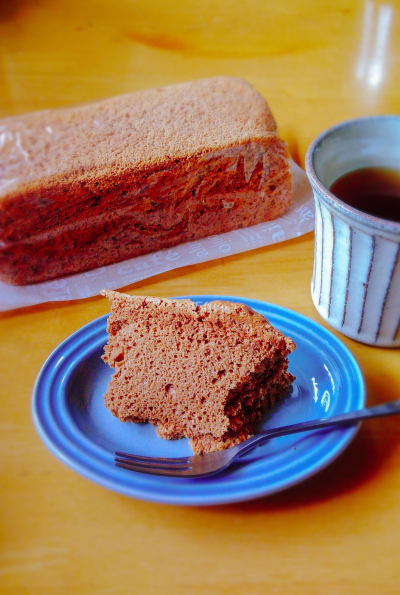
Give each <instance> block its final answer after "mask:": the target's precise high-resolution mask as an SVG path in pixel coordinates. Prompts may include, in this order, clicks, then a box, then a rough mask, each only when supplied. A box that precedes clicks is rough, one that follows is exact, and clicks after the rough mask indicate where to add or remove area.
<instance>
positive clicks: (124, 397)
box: [102, 291, 295, 454]
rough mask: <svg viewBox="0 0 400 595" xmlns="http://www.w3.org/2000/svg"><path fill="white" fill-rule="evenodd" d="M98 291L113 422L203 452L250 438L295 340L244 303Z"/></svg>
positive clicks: (287, 377)
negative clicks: (104, 309)
mask: <svg viewBox="0 0 400 595" xmlns="http://www.w3.org/2000/svg"><path fill="white" fill-rule="evenodd" d="M102 295H104V296H106V297H108V298H109V299H110V301H111V312H112V313H111V316H110V317H109V319H108V324H107V330H108V333H109V339H108V343H107V345H106V346H105V348H104V355H103V360H104V361H105V362H106V363H108V364H109V365H110V366H111V367H112V368H114V369H115V373H114V375H113V377H112V379H111V381H110V383H109V386H108V389H107V392H106V394H105V396H104V401H105V405H106V407H107V408H108V409H109V410H110V412H111V413H112V414H113V415H115V416H116V417H117V418H118V419H120V420H121V421H133V422H150V423H151V424H153V425H156V426H157V433H158V435H159V436H161V437H162V438H166V439H176V438H181V437H187V438H190V443H191V446H192V448H193V450H194V452H195V453H196V454H200V453H203V452H212V451H214V450H219V449H224V448H228V447H230V446H232V445H234V444H238V443H239V442H242V441H243V440H246V439H247V438H249V437H250V436H251V435H253V434H254V432H255V431H256V426H257V424H258V423H259V421H260V419H261V417H262V415H263V414H264V413H265V411H267V410H268V409H270V408H271V407H272V405H273V404H274V402H275V400H276V399H279V398H281V397H282V396H283V395H284V394H285V393H286V392H287V390H288V388H289V386H290V383H291V382H292V381H293V380H294V377H293V376H292V375H291V374H290V373H289V372H288V371H287V367H288V359H287V356H288V355H289V353H290V352H291V351H292V350H293V349H294V348H295V344H294V342H293V341H292V340H291V339H290V338H288V337H285V336H284V335H283V334H282V333H281V332H280V331H278V330H277V329H275V328H274V327H272V326H271V324H270V323H269V322H268V320H267V319H266V318H265V317H263V316H262V315H260V314H258V313H257V312H254V311H253V310H251V309H250V308H248V307H247V306H245V305H244V304H238V303H232V302H219V301H215V302H210V303H207V304H203V305H201V306H197V305H196V304H195V303H194V302H192V301H190V300H170V299H167V298H152V297H139V296H130V295H126V294H121V293H119V292H114V291H102Z"/></svg>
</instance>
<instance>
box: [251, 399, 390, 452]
mask: <svg viewBox="0 0 400 595" xmlns="http://www.w3.org/2000/svg"><path fill="white" fill-rule="evenodd" d="M398 413H400V400H398V401H391V402H389V403H385V404H384V405H376V406H375V407H366V408H365V409H357V410H356V411H349V412H348V413H341V414H340V415H334V416H333V417H323V418H321V419H313V420H311V421H303V422H301V423H298V424H292V425H289V426H281V427H280V428H272V429H271V430H265V431H264V432H261V433H260V434H257V435H256V436H253V437H252V438H249V440H246V442H245V443H244V444H243V447H242V448H241V449H240V455H242V454H244V453H246V452H248V451H249V450H251V449H252V448H254V447H255V446H260V445H261V444H263V443H264V442H267V440H270V439H271V438H278V437H279V436H288V435H290V434H297V433H299V432H306V431H308V430H318V429H320V428H329V427H330V426H344V425H346V424H349V423H351V422H358V421H362V420H363V419H373V418H374V417H384V416H386V415H396V414H398Z"/></svg>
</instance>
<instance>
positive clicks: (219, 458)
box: [115, 400, 400, 477]
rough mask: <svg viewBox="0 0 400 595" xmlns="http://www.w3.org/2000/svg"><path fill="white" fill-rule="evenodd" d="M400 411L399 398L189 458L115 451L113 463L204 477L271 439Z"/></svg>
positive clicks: (275, 430) (143, 470)
mask: <svg viewBox="0 0 400 595" xmlns="http://www.w3.org/2000/svg"><path fill="white" fill-rule="evenodd" d="M397 413H400V400H398V401H392V402H390V403H385V404H384V405H377V406H376V407H367V408H365V409H358V410H356V411H350V412H348V413H342V414H340V415H335V416H333V417H324V418H322V419H314V420H311V421H304V422H301V423H298V424H292V425H290V426H282V427H280V428H273V429H272V430H266V431H265V432H260V433H259V434H257V435H256V436H253V437H252V438H249V439H248V440H246V441H245V442H242V443H241V444H239V445H238V446H232V447H231V448H228V449H226V450H219V451H217V452H211V453H207V454H203V455H194V456H192V457H180V458H175V459H168V458H163V457H142V456H140V455H132V454H127V453H123V452H116V453H115V465H116V466H117V467H122V468H123V469H128V470H129V471H138V472H139V473H149V474H151V475H167V476H170V477H205V476H207V475H213V474H214V473H219V472H220V471H223V470H224V469H226V468H227V467H228V466H229V465H231V464H232V463H233V461H235V460H236V459H237V458H238V457H239V456H241V455H243V454H245V453H247V452H249V450H252V449H253V448H255V447H256V446H261V444H264V442H267V440H270V439H271V438H278V437H279V436H287V435H288V434H296V433H298V432H306V431H308V430H318V429H320V428H328V427H331V426H342V425H347V424H350V423H351V422H359V421H362V420H363V419H372V418H374V417H383V416H386V415H396V414H397Z"/></svg>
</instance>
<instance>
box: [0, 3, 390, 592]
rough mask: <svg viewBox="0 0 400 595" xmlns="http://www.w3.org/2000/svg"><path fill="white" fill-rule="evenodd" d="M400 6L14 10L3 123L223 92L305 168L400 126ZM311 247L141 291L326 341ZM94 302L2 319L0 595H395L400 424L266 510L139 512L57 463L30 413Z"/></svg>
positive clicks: (297, 245) (373, 367) (359, 354)
mask: <svg viewBox="0 0 400 595" xmlns="http://www.w3.org/2000/svg"><path fill="white" fill-rule="evenodd" d="M399 28H400V5H399V3H398V2H394V1H390V0H386V1H385V2H384V3H380V2H375V1H372V0H367V1H365V2H364V1H361V0H346V1H344V0H337V2H324V1H319V0H314V1H312V0H287V1H285V2H282V3H278V2H273V1H272V0H247V2H243V1H240V0H230V1H228V0H219V1H217V0H204V1H202V2H199V1H197V2H194V1H188V0H179V1H178V0H173V1H172V0H171V1H165V0H164V1H162V0H114V1H112V0H86V1H85V2H78V0H57V2H54V1H53V0H5V1H3V2H1V3H0V117H5V116H8V115H14V114H19V113H23V112H27V111H33V110H38V109H44V108H52V107H57V106H61V105H67V104H72V103H77V102H86V101H91V100H94V99H97V98H102V97H107V96H111V95H115V94H119V93H125V92H128V91H133V90H138V89H145V88H150V87H156V86H162V85H167V84H173V83H178V82H182V81H186V80H191V79H194V78H201V77H208V76H214V75H221V74H223V75H234V76H239V77H243V78H246V79H247V80H248V81H249V82H250V83H252V84H253V85H254V86H255V87H256V88H257V89H258V90H259V91H260V92H261V93H262V94H263V95H264V96H265V97H266V98H267V100H268V101H269V103H270V105H271V108H272V110H273V112H274V114H275V116H276V119H277V121H278V124H279V128H280V134H281V136H282V137H283V138H285V139H286V140H287V142H288V143H289V147H290V151H291V154H292V156H293V158H294V160H295V161H296V162H297V163H298V164H299V165H301V166H303V165H304V157H305V152H306V150H307V147H308V145H309V144H310V142H311V141H312V140H313V138H314V137H315V136H316V135H317V134H318V133H320V132H321V131H322V130H324V129H325V128H326V127H328V126H331V125H333V124H335V123H337V122H339V121H341V120H345V119H348V118H353V117H359V116H363V115H369V114H391V113H394V114H397V113H399V110H400V94H399V88H400V74H399V73H400V68H399V66H400V64H399V62H400V36H399ZM312 264H313V234H308V235H306V236H303V237H300V238H298V239H296V240H292V241H287V242H285V243H282V244H277V245H274V246H271V247H268V248H262V249H258V250H255V251H252V252H248V253H244V254H241V255H238V256H231V257H228V258H224V259H220V260H216V261H212V262H210V263H205V264H201V265H195V266H192V267H187V268H182V269H177V270H175V271H172V272H170V273H165V274H162V275H160V276H158V277H154V278H151V279H149V280H146V281H143V282H140V283H138V284H136V285H134V286H130V287H129V288H127V289H128V291H130V292H134V293H140V294H142V295H143V294H148V295H156V296H173V295H184V294H186V295H187V294H201V293H212V294H226V295H236V296H244V297H249V298H256V299H261V300H265V301H269V302H273V303H276V304H279V305H282V306H285V307H288V308H291V309H293V310H296V311H298V312H301V313H302V314H305V315H306V316H309V317H310V318H312V319H314V320H316V321H318V322H320V323H321V324H322V325H324V326H325V324H324V322H323V321H322V320H321V318H320V317H319V315H318V314H317V312H316V310H315V308H314V306H313V304H312V301H311V296H310V282H311V274H312ZM108 307H109V304H108V301H107V300H105V299H104V298H100V297H99V298H91V299H86V300H81V301H77V302H63V303H58V304H44V305H42V306H37V307H31V308H25V309H21V310H14V311H10V312H7V313H3V314H2V315H1V316H0V379H1V382H0V519H1V523H0V595H5V594H7V595H8V594H13V595H14V594H15V595H26V594H32V595H36V594H39V595H53V594H54V595H56V594H57V595H64V594H65V595H67V594H68V595H69V594H72V593H73V594H75V593H76V594H78V593H79V594H80V595H86V594H91V593H95V594H96V595H106V594H107V595H108V594H109V595H125V594H127V593H135V594H136V593H140V594H141V595H153V594H156V593H163V594H164V595H188V594H193V595H208V594H213V595H214V594H224V595H225V594H228V593H229V595H241V594H244V595H261V594H277V595H281V594H282V595H284V594H285V595H322V594H324V595H325V594H327V595H345V594H346V595H347V594H351V595H356V594H357V595H358V594H359V595H361V594H363V595H365V594H369V593H371V594H374V593H377V594H379V595H389V594H390V595H392V594H393V595H396V594H397V593H399V592H400V587H399V583H400V564H399V551H400V513H399V510H400V443H399V439H400V420H399V419H396V418H390V419H385V420H376V421H372V422H369V423H368V424H367V425H364V426H363V427H362V429H361V431H360V432H359V434H358V435H357V437H356V438H355V440H354V441H353V442H352V443H351V445H350V446H349V448H348V449H347V451H346V452H345V453H344V454H343V455H342V456H341V457H340V458H339V459H338V460H337V461H336V462H334V463H333V464H332V465H331V466H329V467H328V468H326V469H325V470H324V471H322V472H321V473H319V474H318V475H316V476H315V477H313V478H312V479H309V480H308V481H306V482H304V483H302V484H300V485H298V486H297V487H294V488H291V489H289V490H287V491H285V492H282V493H280V494H276V495H274V496H271V497H268V498H264V499H260V500H257V501H252V502H247V503H242V504H235V505H229V506H221V507H210V508H201V507H197V508H184V507H172V506H167V505H158V504H151V503H147V502H142V501H137V500H134V499H130V498H127V497H124V496H120V495H118V494H115V493H113V492H110V491H108V490H106V489H104V488H102V487H100V486H97V485H95V484H94V483H91V482H90V481H88V480H86V479H84V478H82V477H80V476H79V475H77V474H76V473H74V472H73V471H71V470H70V469H69V468H67V467H65V466H64V465H62V464H61V463H60V462H59V461H58V460H56V459H55V457H54V456H53V455H51V454H50V452H48V451H47V450H46V448H45V446H44V445H43V443H42V442H41V440H40V438H39V437H38V435H37V433H36V431H35V429H34V427H33V423H32V419H31V412H30V400H31V393H32V387H33V384H34V381H35V378H36V376H37V374H38V372H39V370H40V368H41V366H42V364H43V362H44V360H45V359H46V357H47V356H48V355H49V354H50V353H51V351H52V350H53V349H54V348H55V347H56V346H57V345H58V344H59V343H60V342H61V341H62V340H63V339H65V338H66V337H67V336H69V335H70V334H71V333H72V332H73V331H75V330H77V329H78V328H79V327H81V326H82V325H83V324H85V323H87V322H89V321H91V320H93V319H95V318H96V317H98V316H100V315H102V314H104V313H106V312H107V311H108ZM335 334H336V335H337V336H339V337H340V338H341V339H342V340H343V342H344V343H345V344H346V345H347V346H348V347H349V348H350V350H351V351H352V353H353V354H354V355H355V357H356V358H357V360H358V362H359V364H360V366H361V368H362V371H363V373H364V375H365V380H366V385H367V391H368V404H370V405H373V404H376V403H381V402H384V401H388V400H392V399H397V398H400V352H399V350H389V349H378V348H373V347H367V346H365V345H361V344H359V343H356V342H354V341H351V340H350V339H346V338H344V337H341V336H340V335H339V334H338V333H335Z"/></svg>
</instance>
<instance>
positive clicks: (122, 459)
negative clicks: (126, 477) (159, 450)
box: [114, 452, 192, 475]
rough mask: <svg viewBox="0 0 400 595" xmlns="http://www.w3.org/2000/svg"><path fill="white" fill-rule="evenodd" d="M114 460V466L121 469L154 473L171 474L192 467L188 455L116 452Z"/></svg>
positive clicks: (179, 472)
mask: <svg viewBox="0 0 400 595" xmlns="http://www.w3.org/2000/svg"><path fill="white" fill-rule="evenodd" d="M114 462H115V465H116V467H121V468H122V469H129V470H130V471H139V472H141V473H150V474H154V475H173V473H174V471H175V472H178V474H181V473H182V471H186V470H187V471H188V470H189V469H191V468H192V466H191V462H190V459H189V457H181V458H177V459H168V458H163V457H143V456H140V455H131V454H128V453H124V452H116V453H115V459H114Z"/></svg>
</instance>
